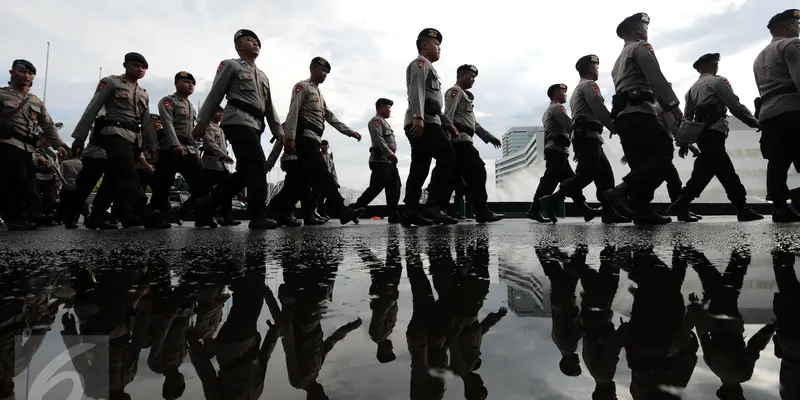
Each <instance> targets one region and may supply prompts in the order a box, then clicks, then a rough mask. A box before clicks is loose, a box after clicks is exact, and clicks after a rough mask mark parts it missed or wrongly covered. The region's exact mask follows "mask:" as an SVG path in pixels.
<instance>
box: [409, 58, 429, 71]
mask: <svg viewBox="0 0 800 400" xmlns="http://www.w3.org/2000/svg"><path fill="white" fill-rule="evenodd" d="M415 65H416V66H417V67H419V68H422V67H424V66H426V65H428V66H430V65H432V64H431V62H430V61H428V59H427V58H425V57H422V56H419V57H417V58H415V59H414V61H411V64H409V66H415Z"/></svg>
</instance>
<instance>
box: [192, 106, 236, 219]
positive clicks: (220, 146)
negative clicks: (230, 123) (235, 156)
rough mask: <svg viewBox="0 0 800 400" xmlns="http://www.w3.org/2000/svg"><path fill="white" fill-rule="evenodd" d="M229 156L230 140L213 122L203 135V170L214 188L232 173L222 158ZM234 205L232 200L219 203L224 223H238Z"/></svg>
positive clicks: (209, 183)
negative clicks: (232, 213)
mask: <svg viewBox="0 0 800 400" xmlns="http://www.w3.org/2000/svg"><path fill="white" fill-rule="evenodd" d="M227 156H228V142H227V141H226V139H225V132H223V131H222V128H220V126H219V125H217V123H215V122H211V123H210V124H209V125H208V129H206V133H205V135H204V136H203V156H202V159H201V160H202V163H203V172H204V174H205V179H206V184H207V185H208V186H209V187H211V188H213V187H214V186H216V185H218V184H220V183H222V182H224V181H225V179H226V178H227V177H228V176H229V175H230V172H228V166H227V164H225V162H224V161H222V159H223V158H224V157H227ZM232 208H233V205H232V204H231V202H230V201H223V202H222V203H221V204H220V205H219V213H220V215H221V216H222V219H223V223H224V225H229V226H230V225H238V221H235V220H234V219H233V216H232V215H231V210H232Z"/></svg>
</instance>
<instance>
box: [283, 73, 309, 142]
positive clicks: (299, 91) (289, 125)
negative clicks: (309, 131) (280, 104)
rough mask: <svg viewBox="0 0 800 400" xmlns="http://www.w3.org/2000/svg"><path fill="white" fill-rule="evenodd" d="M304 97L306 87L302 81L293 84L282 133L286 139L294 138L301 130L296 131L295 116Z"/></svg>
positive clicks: (298, 113) (297, 114)
mask: <svg viewBox="0 0 800 400" xmlns="http://www.w3.org/2000/svg"><path fill="white" fill-rule="evenodd" d="M305 98H306V87H305V85H303V84H302V83H298V84H297V85H294V90H293V91H292V100H291V102H290V103H289V113H288V114H287V115H286V122H284V127H283V134H284V135H286V139H289V140H294V138H295V137H296V136H297V135H298V134H300V135H302V134H303V132H297V118H298V116H299V115H300V107H302V106H303V101H305Z"/></svg>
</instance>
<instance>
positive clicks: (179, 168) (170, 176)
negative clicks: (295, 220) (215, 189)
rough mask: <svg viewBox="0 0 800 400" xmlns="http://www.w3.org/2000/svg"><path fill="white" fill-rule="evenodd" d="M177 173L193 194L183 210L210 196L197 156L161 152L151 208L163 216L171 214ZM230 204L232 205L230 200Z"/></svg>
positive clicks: (154, 180) (152, 187)
mask: <svg viewBox="0 0 800 400" xmlns="http://www.w3.org/2000/svg"><path fill="white" fill-rule="evenodd" d="M176 173H180V174H181V176H183V179H185V180H186V183H187V184H188V185H189V193H191V197H189V199H188V200H186V202H185V203H184V204H183V210H191V209H192V208H193V207H194V203H195V202H196V201H197V199H199V198H202V197H205V196H207V195H208V192H209V187H208V184H207V183H206V180H205V177H206V175H205V173H204V172H203V166H202V165H201V164H200V159H199V158H198V157H197V155H196V154H188V153H186V154H184V155H182V156H181V155H179V154H177V153H175V152H173V151H161V152H159V155H158V161H157V162H156V170H155V172H154V173H153V178H152V180H151V182H150V185H151V186H150V187H151V189H152V190H153V196H152V197H151V198H150V207H151V208H152V209H155V210H159V211H161V213H163V214H169V212H170V204H169V192H170V191H171V190H172V184H173V182H175V174H176ZM264 179H266V177H265V178H264ZM265 190H266V189H265ZM265 201H266V200H265ZM228 203H230V199H229V200H228ZM220 204H221V203H220Z"/></svg>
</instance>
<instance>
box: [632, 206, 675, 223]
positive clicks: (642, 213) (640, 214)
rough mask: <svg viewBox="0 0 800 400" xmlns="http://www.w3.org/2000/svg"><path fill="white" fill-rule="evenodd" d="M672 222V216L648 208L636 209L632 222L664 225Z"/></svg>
mask: <svg viewBox="0 0 800 400" xmlns="http://www.w3.org/2000/svg"><path fill="white" fill-rule="evenodd" d="M670 222H672V218H670V217H666V216H663V215H661V214H658V213H657V212H655V211H653V210H651V209H650V208H642V209H639V210H636V214H635V215H634V217H633V223H634V224H636V225H664V224H668V223H670Z"/></svg>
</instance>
